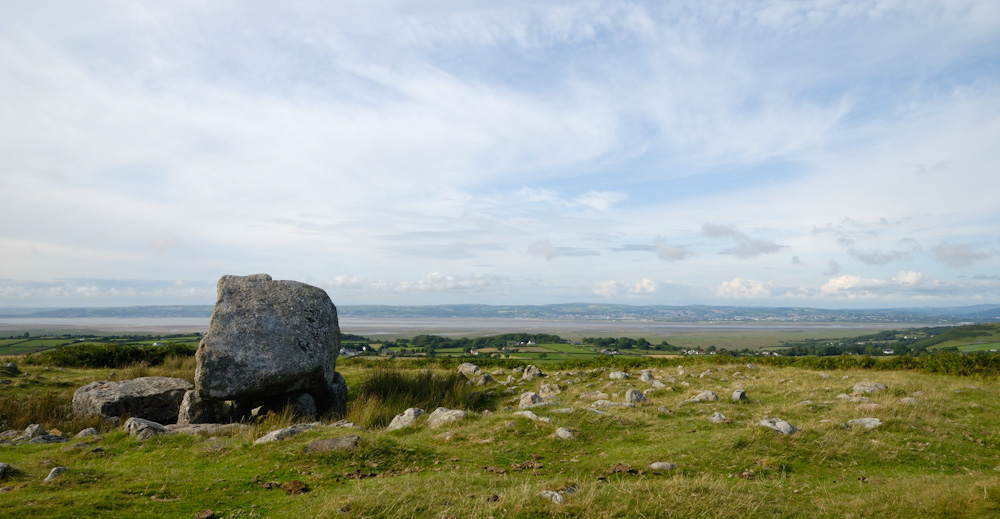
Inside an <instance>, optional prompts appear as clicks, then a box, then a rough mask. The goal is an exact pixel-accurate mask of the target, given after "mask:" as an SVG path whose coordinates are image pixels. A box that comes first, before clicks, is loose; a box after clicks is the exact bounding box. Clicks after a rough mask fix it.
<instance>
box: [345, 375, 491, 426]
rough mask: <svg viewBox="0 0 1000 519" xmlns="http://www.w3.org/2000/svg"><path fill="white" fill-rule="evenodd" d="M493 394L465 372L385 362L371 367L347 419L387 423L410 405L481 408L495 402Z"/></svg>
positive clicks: (427, 407) (364, 423) (366, 423)
mask: <svg viewBox="0 0 1000 519" xmlns="http://www.w3.org/2000/svg"><path fill="white" fill-rule="evenodd" d="M492 400H493V398H492V396H491V394H487V393H485V392H483V391H482V390H480V389H476V388H474V387H473V386H471V385H470V384H469V381H468V380H467V379H466V378H465V376H463V375H461V374H458V373H454V372H452V373H450V374H446V375H442V374H438V373H433V372H431V371H429V370H403V369H400V368H399V367H398V366H396V365H394V364H387V363H382V364H379V365H376V366H375V367H373V368H371V369H370V370H369V371H368V373H367V377H365V379H364V381H363V382H361V386H360V387H359V388H358V393H357V395H356V396H355V397H354V400H353V401H352V402H350V403H349V405H348V410H347V419H348V420H350V421H351V422H353V423H355V424H358V425H361V426H363V427H385V426H387V425H389V422H391V421H392V418H393V417H394V416H396V415H397V414H399V413H401V412H403V411H405V410H406V409H408V408H411V407H419V408H421V409H423V410H425V411H428V412H430V411H432V410H434V409H436V408H438V407H447V408H449V409H467V410H473V411H478V410H482V409H486V408H487V407H489V406H490V405H491V403H492Z"/></svg>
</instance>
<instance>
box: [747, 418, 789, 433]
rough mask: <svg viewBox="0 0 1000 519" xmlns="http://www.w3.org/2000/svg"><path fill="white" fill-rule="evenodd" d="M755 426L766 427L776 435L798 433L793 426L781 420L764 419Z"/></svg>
mask: <svg viewBox="0 0 1000 519" xmlns="http://www.w3.org/2000/svg"><path fill="white" fill-rule="evenodd" d="M757 425H759V426H760V427H767V428H768V429H771V430H773V431H774V432H776V433H778V434H784V435H789V434H795V432H796V431H798V429H796V428H795V426H793V425H792V424H790V423H788V422H786V421H784V420H782V419H781V418H766V419H764V420H761V421H760V422H757Z"/></svg>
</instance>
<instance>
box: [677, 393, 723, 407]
mask: <svg viewBox="0 0 1000 519" xmlns="http://www.w3.org/2000/svg"><path fill="white" fill-rule="evenodd" d="M718 399H719V396H718V395H716V394H715V393H714V392H712V391H702V392H701V393H698V394H697V395H695V396H694V398H688V399H687V400H683V401H681V402H680V403H679V404H677V405H685V404H697V403H700V402H715V401H716V400H718Z"/></svg>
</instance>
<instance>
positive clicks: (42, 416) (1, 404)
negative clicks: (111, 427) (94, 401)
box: [0, 390, 104, 432]
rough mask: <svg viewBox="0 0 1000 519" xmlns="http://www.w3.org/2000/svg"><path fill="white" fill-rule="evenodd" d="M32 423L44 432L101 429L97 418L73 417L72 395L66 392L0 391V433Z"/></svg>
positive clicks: (100, 423)
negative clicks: (42, 428)
mask: <svg viewBox="0 0 1000 519" xmlns="http://www.w3.org/2000/svg"><path fill="white" fill-rule="evenodd" d="M36 423H37V424H41V425H42V426H43V427H45V428H46V429H51V428H53V427H58V428H60V429H62V430H63V432H77V431H81V430H83V429H86V428H88V427H97V428H101V427H102V426H104V424H103V422H102V420H101V418H100V417H91V418H80V417H77V416H76V415H75V414H74V413H73V394H72V393H69V392H66V391H54V390H53V391H46V392H39V393H31V394H25V393H22V392H17V393H15V392H13V391H4V392H0V431H4V430H7V429H24V428H25V427H27V426H29V425H31V424H36Z"/></svg>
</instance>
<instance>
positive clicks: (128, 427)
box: [122, 417, 167, 440]
mask: <svg viewBox="0 0 1000 519" xmlns="http://www.w3.org/2000/svg"><path fill="white" fill-rule="evenodd" d="M122 428H123V429H125V432H126V433H128V435H129V436H134V437H135V438H136V439H137V440H148V439H149V438H152V437H153V436H156V435H159V434H166V432H167V429H166V428H165V427H163V425H161V424H158V423H156V422H153V421H150V420H144V419H142V418H135V417H133V418H129V419H128V420H126V421H125V425H123V426H122Z"/></svg>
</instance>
